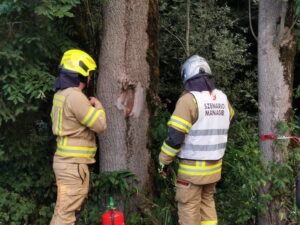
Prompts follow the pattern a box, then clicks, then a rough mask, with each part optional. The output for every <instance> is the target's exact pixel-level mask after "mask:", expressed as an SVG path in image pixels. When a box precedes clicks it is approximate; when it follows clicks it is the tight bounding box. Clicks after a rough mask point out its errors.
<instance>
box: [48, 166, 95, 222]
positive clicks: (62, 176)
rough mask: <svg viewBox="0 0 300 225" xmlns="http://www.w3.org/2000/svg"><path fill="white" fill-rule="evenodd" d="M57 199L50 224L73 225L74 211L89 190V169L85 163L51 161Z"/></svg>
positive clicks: (76, 210) (74, 220) (78, 209)
mask: <svg viewBox="0 0 300 225" xmlns="http://www.w3.org/2000/svg"><path fill="white" fill-rule="evenodd" d="M53 170H54V173H55V177H56V185H57V201H56V205H55V210H54V214H53V217H52V220H51V223H50V225H74V224H75V222H76V216H75V214H76V212H79V211H80V209H81V205H82V203H83V201H84V199H85V197H86V196H87V194H88V190H89V180H90V175H89V169H88V165H86V164H78V163H57V162H54V163H53Z"/></svg>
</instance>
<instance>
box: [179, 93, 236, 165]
mask: <svg viewBox="0 0 300 225" xmlns="http://www.w3.org/2000/svg"><path fill="white" fill-rule="evenodd" d="M190 93H191V94H193V95H194V97H195V99H196V102H197V106H198V119H197V121H196V122H195V123H194V124H193V125H192V127H191V129H190V131H189V133H188V134H187V135H186V137H185V141H184V144H183V146H182V148H181V151H180V153H179V155H178V157H180V158H183V159H190V160H218V159H221V158H222V157H223V156H224V152H225V148H226V143H227V133H228V129H229V124H230V112H229V105H228V100H227V97H226V95H225V94H224V93H223V92H222V91H220V90H217V89H216V90H214V91H213V93H210V92H208V91H202V92H196V91H193V92H190Z"/></svg>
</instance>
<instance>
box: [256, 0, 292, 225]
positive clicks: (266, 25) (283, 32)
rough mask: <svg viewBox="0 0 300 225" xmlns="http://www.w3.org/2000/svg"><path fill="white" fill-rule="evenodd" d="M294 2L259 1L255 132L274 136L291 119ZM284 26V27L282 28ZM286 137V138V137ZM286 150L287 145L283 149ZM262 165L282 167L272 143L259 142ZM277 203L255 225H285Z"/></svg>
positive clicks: (280, 156) (267, 189) (281, 157)
mask: <svg viewBox="0 0 300 225" xmlns="http://www.w3.org/2000/svg"><path fill="white" fill-rule="evenodd" d="M294 7H295V2H294V1H293V0H289V1H288V3H285V2H284V1H282V0H260V1H259V25H258V91H259V132H260V135H264V134H277V133H278V130H277V129H276V125H277V123H278V122H279V121H286V122H288V121H290V120H291V118H292V90H293V86H292V84H293V76H294V56H295V53H296V39H295V34H294V33H293V32H291V30H290V29H289V27H290V26H292V24H293V20H294V15H295V8H294ZM283 25H284V26H283ZM287 135H288V134H287ZM286 147H287V145H286ZM260 150H261V152H262V162H263V163H269V162H275V163H280V164H283V163H285V161H286V152H285V151H284V150H282V149H279V148H278V147H277V148H276V147H275V145H274V142H273V141H271V140H269V141H260ZM271 188H272V183H271V182H269V183H267V184H266V185H265V186H264V187H262V189H261V193H262V194H264V193H267V194H269V193H270V191H271ZM282 208H283V207H282V206H281V205H280V199H279V198H275V199H274V200H272V201H271V202H270V204H269V206H268V208H267V210H266V211H267V213H266V215H265V216H261V217H259V218H258V224H259V225H268V224H276V225H281V224H286V222H287V221H286V217H285V215H286V212H285V211H284V210H283V209H282Z"/></svg>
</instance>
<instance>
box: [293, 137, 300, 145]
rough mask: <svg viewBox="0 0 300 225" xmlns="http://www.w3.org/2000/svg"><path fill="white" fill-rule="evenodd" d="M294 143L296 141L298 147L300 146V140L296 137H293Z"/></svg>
mask: <svg viewBox="0 0 300 225" xmlns="http://www.w3.org/2000/svg"><path fill="white" fill-rule="evenodd" d="M292 139H293V141H295V142H296V143H297V145H299V146H300V138H298V137H296V136H292Z"/></svg>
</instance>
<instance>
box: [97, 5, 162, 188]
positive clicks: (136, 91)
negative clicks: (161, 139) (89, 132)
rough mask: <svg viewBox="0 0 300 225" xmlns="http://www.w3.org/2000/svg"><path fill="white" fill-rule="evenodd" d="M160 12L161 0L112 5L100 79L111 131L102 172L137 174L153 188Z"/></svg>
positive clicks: (105, 137)
mask: <svg viewBox="0 0 300 225" xmlns="http://www.w3.org/2000/svg"><path fill="white" fill-rule="evenodd" d="M157 12H158V11H157V0H139V1H136V0H109V1H107V5H105V6H104V31H103V39H102V45H101V52H100V61H99V70H100V71H99V78H98V96H99V98H100V100H101V101H102V103H103V105H104V107H105V110H106V116H107V123H108V129H107V131H105V132H104V133H103V134H100V135H99V142H100V170H101V171H114V170H120V169H128V170H131V171H133V172H134V173H135V174H136V175H137V177H138V179H139V180H140V182H139V185H140V186H141V187H144V188H146V189H148V190H149V189H151V185H150V182H149V179H150V175H149V166H150V152H149V150H148V149H147V143H148V137H147V133H148V127H149V124H148V120H149V105H148V103H147V101H146V96H147V94H148V93H149V90H148V89H149V85H151V82H150V81H151V80H152V77H150V75H151V76H153V77H155V76H158V57H157V53H156V48H157V44H156V42H155V40H152V39H155V38H157V35H156V34H152V33H151V32H155V31H156V32H157V29H156V28H155V27H157V19H156V20H155V19H153V18H155V17H157ZM149 18H150V19H149ZM151 18H152V20H151ZM149 22H151V24H150V23H149ZM147 31H149V32H148V33H147ZM150 72H151V74H150ZM156 80H157V79H156Z"/></svg>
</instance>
